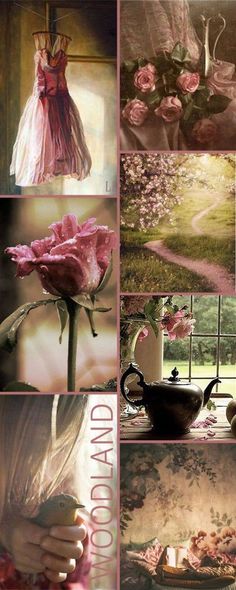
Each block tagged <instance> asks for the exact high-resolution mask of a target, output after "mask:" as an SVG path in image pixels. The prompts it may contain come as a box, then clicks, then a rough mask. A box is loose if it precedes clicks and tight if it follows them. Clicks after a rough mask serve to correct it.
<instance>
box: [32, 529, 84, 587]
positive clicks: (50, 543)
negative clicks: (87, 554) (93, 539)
mask: <svg viewBox="0 0 236 590" xmlns="http://www.w3.org/2000/svg"><path fill="white" fill-rule="evenodd" d="M86 536H87V530H86V527H85V524H84V523H83V522H81V519H77V524H75V525H73V526H53V527H52V528H51V529H50V530H49V532H48V533H47V534H46V536H44V538H43V539H42V542H41V544H40V546H41V548H42V549H43V551H44V554H43V556H42V557H41V561H42V563H43V565H44V568H45V569H44V574H45V576H47V578H48V579H49V580H50V581H51V582H54V583H59V582H63V581H64V580H66V578H67V574H70V573H72V572H73V571H74V570H75V568H76V561H78V559H80V558H81V557H82V555H83V544H82V541H84V539H85V538H86Z"/></svg>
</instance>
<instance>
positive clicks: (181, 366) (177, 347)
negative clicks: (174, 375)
mask: <svg viewBox="0 0 236 590" xmlns="http://www.w3.org/2000/svg"><path fill="white" fill-rule="evenodd" d="M174 367H177V369H178V371H179V374H180V377H181V379H186V378H188V375H189V338H186V339H185V340H175V341H172V342H171V341H170V340H169V339H168V337H167V336H165V337H164V362H163V376H164V378H168V377H169V376H170V374H171V371H172V369H173V368H174Z"/></svg>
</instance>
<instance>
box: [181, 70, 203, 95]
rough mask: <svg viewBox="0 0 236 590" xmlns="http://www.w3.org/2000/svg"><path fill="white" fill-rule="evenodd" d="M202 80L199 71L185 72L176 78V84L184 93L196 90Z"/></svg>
mask: <svg viewBox="0 0 236 590" xmlns="http://www.w3.org/2000/svg"><path fill="white" fill-rule="evenodd" d="M199 82H200V76H199V74H198V73H197V72H184V73H183V74H180V75H179V76H178V78H177V80H176V84H177V86H178V88H180V90H182V92H183V94H187V92H191V94H193V92H196V90H197V89H198V86H199Z"/></svg>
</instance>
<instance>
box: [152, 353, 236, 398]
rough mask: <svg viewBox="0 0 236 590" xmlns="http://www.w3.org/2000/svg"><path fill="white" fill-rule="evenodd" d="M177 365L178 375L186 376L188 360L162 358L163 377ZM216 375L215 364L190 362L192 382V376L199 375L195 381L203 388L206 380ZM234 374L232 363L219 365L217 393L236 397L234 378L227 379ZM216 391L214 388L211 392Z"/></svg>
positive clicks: (167, 375) (183, 377) (166, 376)
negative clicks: (219, 382)
mask: <svg viewBox="0 0 236 590" xmlns="http://www.w3.org/2000/svg"><path fill="white" fill-rule="evenodd" d="M175 366H177V367H178V371H179V374H180V377H181V378H182V379H186V378H188V361H187V360H186V361H183V360H169V359H168V360H165V359H164V371H163V374H164V377H165V378H168V377H169V375H170V373H171V371H172V369H173V367H175ZM215 375H216V366H215V365H212V364H210V363H208V364H205V365H195V363H194V362H193V363H192V381H193V382H194V378H196V377H198V378H199V377H201V379H200V380H198V379H197V380H196V383H197V384H199V385H200V387H203V388H205V387H206V385H207V380H208V381H209V380H210V379H213V378H214V377H215ZM234 376H235V367H234V365H220V378H221V381H222V383H221V384H220V385H219V386H218V387H219V393H231V395H233V397H236V387H235V381H234V380H227V377H234ZM214 391H216V389H215V388H214V390H213V392H214Z"/></svg>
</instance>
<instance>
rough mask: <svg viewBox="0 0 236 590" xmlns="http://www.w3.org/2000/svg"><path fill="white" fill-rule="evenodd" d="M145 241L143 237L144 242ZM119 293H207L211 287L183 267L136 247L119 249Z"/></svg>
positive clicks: (146, 239)
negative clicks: (179, 267)
mask: <svg viewBox="0 0 236 590" xmlns="http://www.w3.org/2000/svg"><path fill="white" fill-rule="evenodd" d="M148 239H149V238H147V236H146V237H145V241H148ZM121 291H125V292H129V293H132V292H137V293H142V292H147V293H152V292H157V291H158V292H171V293H173V292H179V293H180V292H181V291H182V292H188V293H191V292H209V291H211V285H210V284H209V283H208V282H207V281H206V280H204V279H201V277H199V276H198V275H196V274H195V273H192V272H190V271H188V270H187V269H185V268H181V269H179V270H178V268H177V266H176V265H175V264H171V263H169V262H165V261H163V260H162V259H161V258H159V257H158V256H157V255H156V254H155V253H154V252H151V251H149V250H146V249H144V248H142V247H139V246H133V247H131V246H129V247H128V248H127V249H126V248H125V247H122V248H121Z"/></svg>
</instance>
